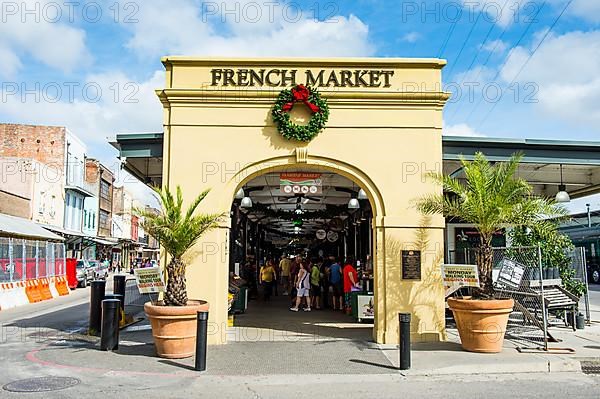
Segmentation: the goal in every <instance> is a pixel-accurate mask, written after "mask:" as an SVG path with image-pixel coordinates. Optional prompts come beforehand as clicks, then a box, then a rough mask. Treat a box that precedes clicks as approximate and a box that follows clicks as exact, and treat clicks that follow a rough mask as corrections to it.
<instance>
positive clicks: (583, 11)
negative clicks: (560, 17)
mask: <svg viewBox="0 0 600 399" xmlns="http://www.w3.org/2000/svg"><path fill="white" fill-rule="evenodd" d="M551 2H552V3H553V4H554V5H555V6H556V8H557V9H560V10H562V9H563V8H564V7H565V5H566V4H567V3H568V2H569V0H551ZM566 14H567V15H573V16H576V17H579V18H581V19H584V20H586V21H591V22H596V23H598V22H600V2H599V1H597V0H573V2H572V3H571V4H570V5H569V8H568V9H567V11H566Z"/></svg>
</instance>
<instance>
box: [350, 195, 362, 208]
mask: <svg viewBox="0 0 600 399" xmlns="http://www.w3.org/2000/svg"><path fill="white" fill-rule="evenodd" d="M348 209H360V202H358V199H357V198H350V201H348Z"/></svg>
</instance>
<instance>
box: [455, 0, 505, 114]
mask: <svg viewBox="0 0 600 399" xmlns="http://www.w3.org/2000/svg"><path fill="white" fill-rule="evenodd" d="M509 1H510V0H505V2H504V5H503V6H502V10H501V11H500V15H502V13H503V12H504V8H505V7H506V5H507V4H508V2H509ZM495 27H496V24H495V23H492V24H491V26H490V29H488V31H487V34H486V35H485V38H484V39H483V42H481V45H480V46H479V48H478V49H477V53H476V54H475V57H473V60H471V63H470V64H469V67H468V68H467V72H465V73H464V74H463V78H462V79H461V81H460V84H459V85H458V87H462V86H463V84H464V83H465V78H466V77H467V76H468V75H469V72H470V71H471V69H472V68H473V65H475V61H477V58H479V54H481V50H482V49H483V47H484V46H485V44H486V43H487V41H488V39H489V38H490V35H491V34H492V31H493V30H494V28H495ZM463 104H464V102H460V103H459V104H458V106H457V107H456V109H455V111H454V113H453V114H452V115H451V116H450V118H454V116H456V114H457V113H458V111H460V109H461V108H462V105H463Z"/></svg>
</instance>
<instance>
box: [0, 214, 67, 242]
mask: <svg viewBox="0 0 600 399" xmlns="http://www.w3.org/2000/svg"><path fill="white" fill-rule="evenodd" d="M0 236H4V237H17V238H32V239H42V240H51V241H63V240H64V239H63V238H62V237H61V236H59V235H57V234H54V233H52V232H50V231H48V230H46V229H45V228H43V227H41V226H38V225H37V224H36V223H34V222H32V221H30V220H27V219H23V218H19V217H15V216H10V215H5V214H2V213H0Z"/></svg>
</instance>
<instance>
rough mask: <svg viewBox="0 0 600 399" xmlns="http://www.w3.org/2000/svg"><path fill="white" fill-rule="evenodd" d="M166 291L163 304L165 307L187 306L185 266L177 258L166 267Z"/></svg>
mask: <svg viewBox="0 0 600 399" xmlns="http://www.w3.org/2000/svg"><path fill="white" fill-rule="evenodd" d="M167 278H168V281H167V291H166V292H165V298H164V302H165V305H167V306H185V305H187V301H188V297H187V288H186V283H185V264H184V263H183V261H182V260H181V259H179V258H172V259H171V261H170V262H169V264H168V265H167Z"/></svg>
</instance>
